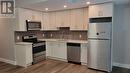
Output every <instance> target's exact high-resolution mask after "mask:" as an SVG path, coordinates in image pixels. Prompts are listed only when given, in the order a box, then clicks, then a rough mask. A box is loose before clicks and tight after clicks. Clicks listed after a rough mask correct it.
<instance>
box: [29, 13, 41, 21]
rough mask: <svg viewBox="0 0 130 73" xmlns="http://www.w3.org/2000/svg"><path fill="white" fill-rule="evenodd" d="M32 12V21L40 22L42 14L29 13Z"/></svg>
mask: <svg viewBox="0 0 130 73" xmlns="http://www.w3.org/2000/svg"><path fill="white" fill-rule="evenodd" d="M31 12H32V19H31V20H32V21H40V22H41V21H42V12H38V11H31Z"/></svg>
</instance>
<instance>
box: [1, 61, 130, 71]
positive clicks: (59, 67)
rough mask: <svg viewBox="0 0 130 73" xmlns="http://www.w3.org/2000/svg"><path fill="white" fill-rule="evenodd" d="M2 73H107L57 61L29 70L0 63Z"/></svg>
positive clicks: (44, 63)
mask: <svg viewBox="0 0 130 73" xmlns="http://www.w3.org/2000/svg"><path fill="white" fill-rule="evenodd" d="M0 73H105V72H100V71H96V70H91V69H88V68H87V67H86V66H81V65H76V64H71V63H66V62H62V61H57V60H51V59H49V60H46V61H43V62H41V63H38V64H35V65H33V66H30V67H28V68H22V67H19V66H14V65H10V64H7V63H3V62H0ZM111 73H130V70H128V69H122V68H117V67H114V69H113V72H111Z"/></svg>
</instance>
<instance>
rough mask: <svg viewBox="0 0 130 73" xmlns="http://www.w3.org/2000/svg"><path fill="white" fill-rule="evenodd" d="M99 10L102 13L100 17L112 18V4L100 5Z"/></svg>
mask: <svg viewBox="0 0 130 73" xmlns="http://www.w3.org/2000/svg"><path fill="white" fill-rule="evenodd" d="M100 9H101V11H102V12H103V13H102V16H103V17H104V16H105V17H112V15H113V4H112V3H107V4H101V5H100Z"/></svg>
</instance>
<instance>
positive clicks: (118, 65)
mask: <svg viewBox="0 0 130 73" xmlns="http://www.w3.org/2000/svg"><path fill="white" fill-rule="evenodd" d="M113 66H117V67H123V68H128V69H130V65H129V64H121V63H116V62H115V63H113Z"/></svg>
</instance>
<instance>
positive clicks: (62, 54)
mask: <svg viewBox="0 0 130 73" xmlns="http://www.w3.org/2000/svg"><path fill="white" fill-rule="evenodd" d="M46 52H47V56H49V57H54V58H60V59H67V46H66V43H64V42H56V41H55V42H52V41H51V42H49V41H48V42H46Z"/></svg>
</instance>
